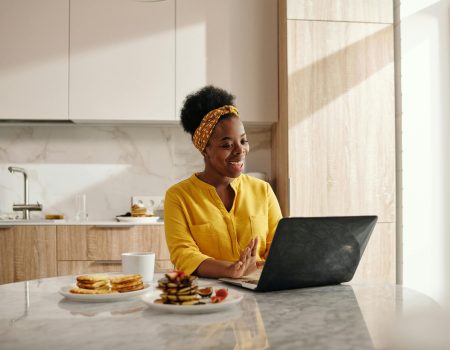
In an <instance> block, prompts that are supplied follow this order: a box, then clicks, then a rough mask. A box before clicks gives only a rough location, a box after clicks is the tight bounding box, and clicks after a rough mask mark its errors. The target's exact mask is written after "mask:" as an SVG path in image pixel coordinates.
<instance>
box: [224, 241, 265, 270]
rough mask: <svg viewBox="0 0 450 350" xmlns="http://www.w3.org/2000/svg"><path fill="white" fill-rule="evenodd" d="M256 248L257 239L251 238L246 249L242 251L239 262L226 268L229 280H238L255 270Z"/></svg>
mask: <svg viewBox="0 0 450 350" xmlns="http://www.w3.org/2000/svg"><path fill="white" fill-rule="evenodd" d="M257 248H258V237H256V238H253V239H252V240H251V241H250V243H249V244H248V245H247V247H246V248H245V249H244V250H243V251H242V253H241V256H240V257H239V260H238V261H236V262H235V263H233V264H231V265H230V266H229V267H228V273H229V276H230V277H231V278H240V277H242V276H245V275H248V274H250V273H252V272H253V271H255V270H256V269H257V263H256V258H257V254H256V250H257Z"/></svg>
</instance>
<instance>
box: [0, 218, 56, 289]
mask: <svg viewBox="0 0 450 350" xmlns="http://www.w3.org/2000/svg"><path fill="white" fill-rule="evenodd" d="M0 262H1V267H0V270H1V273H0V283H11V282H19V281H25V280H32V279H37V278H42V277H53V276H56V275H57V269H56V227H55V226H14V227H9V228H8V227H3V228H2V227H0Z"/></svg>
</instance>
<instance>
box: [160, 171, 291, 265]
mask: <svg viewBox="0 0 450 350" xmlns="http://www.w3.org/2000/svg"><path fill="white" fill-rule="evenodd" d="M231 187H232V188H233V190H234V192H235V194H236V195H235V198H234V202H233V206H232V208H231V210H230V211H229V212H228V211H227V210H226V208H225V206H224V204H223V202H222V200H221V199H220V197H219V195H218V194H217V192H216V189H215V187H214V186H211V185H209V184H207V183H205V182H203V181H201V180H200V179H199V178H198V177H197V176H196V175H195V174H193V175H192V176H191V177H190V178H188V179H186V180H184V181H181V182H180V183H178V184H176V185H174V186H172V187H171V188H169V189H168V190H167V192H166V198H165V202H164V226H165V233H166V240H167V245H168V247H169V251H170V258H171V260H172V263H173V264H174V265H175V267H176V269H178V270H181V271H184V272H185V273H187V274H191V273H193V272H194V271H195V270H196V269H197V267H198V266H199V265H200V263H201V262H203V261H204V260H206V259H208V258H214V259H218V260H226V261H236V260H238V259H239V255H240V252H241V251H242V250H244V249H245V248H246V247H247V245H248V243H249V242H250V240H251V239H252V238H253V237H256V236H258V237H259V246H258V249H257V251H258V260H261V259H263V258H264V257H265V255H266V252H267V251H268V249H269V247H270V244H271V243H272V239H273V235H274V233H275V229H276V227H277V224H278V221H279V220H280V219H281V217H282V214H281V210H280V206H279V204H278V201H277V198H276V197H275V194H274V193H273V191H272V188H271V187H270V185H269V184H268V183H267V182H265V181H262V180H259V179H256V178H254V177H250V176H247V175H245V174H242V175H240V176H239V177H237V178H236V179H234V180H233V181H232V182H231Z"/></svg>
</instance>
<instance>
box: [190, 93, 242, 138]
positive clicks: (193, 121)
mask: <svg viewBox="0 0 450 350" xmlns="http://www.w3.org/2000/svg"><path fill="white" fill-rule="evenodd" d="M225 105H234V96H233V95H232V94H230V93H229V92H227V91H225V90H223V89H220V88H217V87H215V86H212V85H208V86H205V87H204V88H202V89H200V90H198V91H196V92H194V93H192V94H190V95H188V96H187V97H186V99H185V100H184V103H183V108H182V109H181V125H182V126H183V129H184V131H186V132H188V133H189V134H191V136H194V132H195V130H196V129H197V128H198V126H199V125H200V122H201V121H202V119H203V117H204V116H205V115H206V114H207V113H208V112H210V111H212V110H213V109H216V108H219V107H222V106H225ZM231 116H233V114H231V113H229V114H225V115H223V116H222V117H221V119H222V118H230V117H231Z"/></svg>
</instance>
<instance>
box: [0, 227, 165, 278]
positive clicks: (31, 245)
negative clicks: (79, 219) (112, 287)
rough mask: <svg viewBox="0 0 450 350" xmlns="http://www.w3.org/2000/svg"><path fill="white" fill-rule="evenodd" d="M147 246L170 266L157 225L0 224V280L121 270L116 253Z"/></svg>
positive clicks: (158, 267)
mask: <svg viewBox="0 0 450 350" xmlns="http://www.w3.org/2000/svg"><path fill="white" fill-rule="evenodd" d="M132 251H135V252H136V251H152V252H154V253H155V254H156V260H155V271H156V272H163V271H168V270H172V269H173V265H172V263H171V261H170V255H169V251H168V249H167V244H166V240H165V234H164V226H163V225H142V226H115V225H111V226H109V227H104V226H89V225H58V226H53V225H0V284H3V283H12V282H19V281H25V280H31V279H37V278H43V277H53V276H63V275H71V274H80V273H95V272H116V271H121V270H122V265H121V254H122V253H124V252H132Z"/></svg>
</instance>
